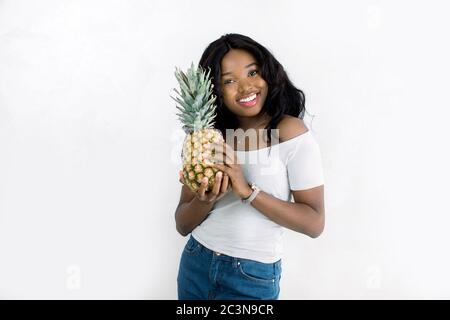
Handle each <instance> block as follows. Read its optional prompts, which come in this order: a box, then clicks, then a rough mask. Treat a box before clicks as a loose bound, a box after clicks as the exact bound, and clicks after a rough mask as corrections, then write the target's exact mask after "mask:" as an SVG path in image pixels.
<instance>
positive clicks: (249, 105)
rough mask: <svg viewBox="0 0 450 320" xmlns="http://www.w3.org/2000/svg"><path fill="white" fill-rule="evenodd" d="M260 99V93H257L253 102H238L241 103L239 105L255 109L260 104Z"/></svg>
mask: <svg viewBox="0 0 450 320" xmlns="http://www.w3.org/2000/svg"><path fill="white" fill-rule="evenodd" d="M258 99H259V93H257V94H256V95H255V97H254V98H253V100H250V101H245V102H244V101H238V102H237V103H239V105H241V106H243V107H253V106H254V105H255V104H256V103H257V102H258Z"/></svg>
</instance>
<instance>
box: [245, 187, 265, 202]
mask: <svg viewBox="0 0 450 320" xmlns="http://www.w3.org/2000/svg"><path fill="white" fill-rule="evenodd" d="M250 188H252V190H253V191H252V193H251V194H250V196H249V197H248V198H243V199H241V201H242V203H250V202H252V201H253V200H254V199H255V198H256V196H257V195H258V193H259V192H260V191H261V189H259V188H258V186H257V185H256V184H255V183H252V184H251V186H250Z"/></svg>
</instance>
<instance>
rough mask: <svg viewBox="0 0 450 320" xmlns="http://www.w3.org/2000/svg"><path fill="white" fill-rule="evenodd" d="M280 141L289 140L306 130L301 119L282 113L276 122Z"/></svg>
mask: <svg viewBox="0 0 450 320" xmlns="http://www.w3.org/2000/svg"><path fill="white" fill-rule="evenodd" d="M277 129H279V135H280V142H283V141H286V140H290V139H292V138H295V137H297V136H299V135H301V134H303V133H305V132H307V131H308V127H307V126H306V125H305V123H304V122H303V120H302V119H300V118H297V117H293V116H290V115H284V116H283V118H282V119H281V121H280V123H278V126H277Z"/></svg>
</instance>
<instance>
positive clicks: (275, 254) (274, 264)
mask: <svg viewBox="0 0 450 320" xmlns="http://www.w3.org/2000/svg"><path fill="white" fill-rule="evenodd" d="M199 64H200V65H201V66H202V67H203V68H210V69H211V76H212V77H213V79H212V80H213V83H214V94H215V95H216V96H217V100H216V102H217V116H216V118H215V127H216V128H217V129H219V130H220V131H221V132H222V134H223V136H224V137H226V133H227V132H226V129H234V130H236V129H242V130H244V131H245V132H247V131H249V130H261V129H265V132H267V135H256V140H257V141H256V142H257V143H256V144H253V145H257V146H259V147H256V148H251V147H250V143H248V140H247V139H245V141H243V140H242V141H240V140H239V139H237V138H236V137H234V138H236V139H234V141H233V143H232V144H233V146H231V145H230V144H229V143H224V144H223V159H224V161H223V163H218V164H216V165H215V167H216V168H217V169H219V170H220V171H222V172H223V177H222V176H221V174H220V172H218V174H217V175H216V182H215V186H214V188H213V190H211V191H210V192H205V189H206V183H203V184H202V186H201V187H200V189H199V190H198V191H197V192H196V193H195V192H193V191H191V190H190V189H189V188H188V187H187V186H186V185H183V186H182V189H181V197H180V202H179V205H178V207H177V210H176V212H175V219H176V225H177V230H178V232H180V233H181V234H182V235H183V236H186V235H188V234H191V236H190V238H189V240H188V242H187V243H186V246H185V248H184V250H183V253H182V256H181V260H180V266H179V272H178V278H177V282H178V298H179V299H183V300H184V299H189V300H191V299H278V296H279V293H280V285H279V283H280V278H281V256H282V231H283V228H289V229H291V230H294V231H297V232H300V233H303V234H305V235H308V236H310V237H312V238H315V237H318V236H319V235H320V234H321V233H322V231H323V228H324V223H325V208H324V179H323V172H322V163H321V154H320V150H319V146H318V144H317V142H316V141H315V139H314V136H313V135H312V133H311V132H310V131H309V130H308V128H307V127H306V126H305V124H304V123H303V120H302V119H303V115H304V112H305V105H304V103H305V99H304V95H303V92H302V91H301V90H299V89H297V88H296V87H295V86H294V85H293V84H292V83H291V81H290V80H289V78H288V76H287V74H286V72H285V71H284V69H283V67H282V65H281V64H280V63H279V62H278V61H277V60H276V59H275V58H274V56H273V55H272V54H271V53H270V52H269V51H268V50H267V49H266V48H264V47H263V46H262V45H260V44H259V43H257V42H255V41H254V40H252V39H251V38H249V37H246V36H243V35H239V34H227V35H224V36H222V37H221V38H219V39H218V40H216V41H214V42H212V43H211V44H210V45H209V46H208V47H207V48H206V50H205V52H204V53H203V55H202V57H201V60H200V63H199ZM263 131H264V130H263ZM274 132H275V133H274ZM273 137H275V138H276V139H275V140H276V141H277V142H278V143H273V141H274V139H272V138H273ZM226 142H229V141H228V140H227V141H226ZM250 142H251V141H250ZM270 150H271V151H270ZM274 151H276V152H274ZM248 156H252V157H253V159H256V158H257V161H256V162H255V161H253V163H251V164H249V163H247V162H246V161H245V160H243V159H244V158H245V159H247V157H248ZM180 182H182V183H184V180H183V176H182V175H181V173H180ZM291 196H293V200H294V202H293V201H292V198H291Z"/></svg>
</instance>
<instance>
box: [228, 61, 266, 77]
mask: <svg viewBox="0 0 450 320" xmlns="http://www.w3.org/2000/svg"><path fill="white" fill-rule="evenodd" d="M257 65H258V64H257V63H256V62H252V63H250V64H249V65H246V66H245V68H246V69H247V68H250V67H251V66H257ZM229 74H231V72H224V73H222V74H221V77H223V76H226V75H229Z"/></svg>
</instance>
